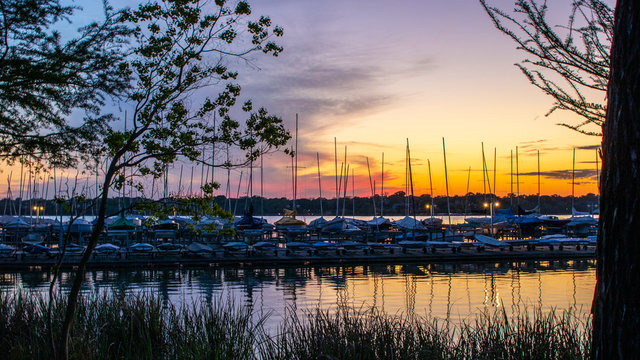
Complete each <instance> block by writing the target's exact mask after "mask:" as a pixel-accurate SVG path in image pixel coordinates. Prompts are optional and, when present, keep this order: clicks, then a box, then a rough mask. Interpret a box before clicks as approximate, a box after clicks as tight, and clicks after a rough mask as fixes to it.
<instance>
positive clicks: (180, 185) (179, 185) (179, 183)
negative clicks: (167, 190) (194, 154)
mask: <svg viewBox="0 0 640 360" xmlns="http://www.w3.org/2000/svg"><path fill="white" fill-rule="evenodd" d="M183 167H184V164H180V180H179V181H178V197H180V196H181V195H182V168H183Z"/></svg>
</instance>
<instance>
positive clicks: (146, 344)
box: [0, 292, 591, 360]
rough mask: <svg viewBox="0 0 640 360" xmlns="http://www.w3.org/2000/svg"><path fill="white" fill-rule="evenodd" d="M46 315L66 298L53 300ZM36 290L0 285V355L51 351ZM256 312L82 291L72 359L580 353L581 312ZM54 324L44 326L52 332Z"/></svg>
mask: <svg viewBox="0 0 640 360" xmlns="http://www.w3.org/2000/svg"><path fill="white" fill-rule="evenodd" d="M53 302H54V303H53V324H59V323H60V321H61V319H62V317H63V314H64V307H65V305H66V303H65V299H64V297H63V296H60V297H57V298H55V299H53ZM47 303H48V299H47V298H46V297H44V296H37V295H27V294H26V293H22V292H17V293H15V294H9V293H6V292H4V293H3V292H0V354H2V356H1V357H2V358H3V359H27V358H28V359H50V358H52V353H51V348H50V346H49V335H48V330H47ZM266 319H267V318H266V317H259V316H256V314H255V313H253V312H252V310H251V309H250V308H247V307H242V306H235V305H234V304H233V302H232V301H221V300H217V301H214V303H213V304H205V303H201V302H194V303H192V304H189V305H184V306H180V307H176V306H174V305H172V304H170V303H163V302H162V301H161V300H160V299H159V298H157V297H155V296H152V295H149V294H141V295H122V294H121V293H115V292H114V293H110V294H105V295H89V296H84V297H82V299H81V301H80V304H79V306H78V313H77V317H76V321H75V322H74V325H73V329H72V333H71V344H70V357H71V358H73V359H82V360H88V359H264V360H284V359H300V360H303V359H581V358H582V359H584V358H587V357H588V354H589V351H590V346H591V343H590V337H589V334H590V319H589V317H587V316H581V315H578V314H577V313H576V312H574V310H573V309H570V310H566V311H548V312H543V311H541V309H533V310H532V311H526V309H522V310H521V311H516V313H515V314H514V315H507V312H506V311H504V310H502V311H496V312H484V313H481V314H480V315H477V316H476V317H475V318H474V319H473V320H472V321H468V322H463V323H461V324H453V323H447V322H445V321H443V320H436V319H429V318H425V317H420V316H408V315H404V314H395V315H392V314H387V313H384V312H381V311H380V310H378V309H375V308H354V307H351V306H346V305H339V306H338V307H337V308H335V309H330V310H320V309H316V310H313V311H307V312H303V313H296V312H294V311H292V310H291V311H288V312H287V314H286V316H285V320H284V321H283V323H281V324H280V326H279V328H278V330H276V331H274V333H271V334H269V333H267V332H266V331H265V326H264V324H265V320H266ZM58 332H59V328H57V326H56V325H54V329H53V333H54V336H56V339H57V335H58Z"/></svg>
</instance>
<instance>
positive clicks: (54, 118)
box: [0, 0, 131, 166]
mask: <svg viewBox="0 0 640 360" xmlns="http://www.w3.org/2000/svg"><path fill="white" fill-rule="evenodd" d="M77 10H78V8H76V7H71V6H63V5H61V4H60V2H59V1H58V0H8V1H2V6H0V13H1V15H2V21H0V35H1V36H0V154H1V155H2V157H3V158H4V159H5V160H7V161H10V162H13V161H15V160H19V161H22V162H29V161H30V162H33V163H40V162H49V163H52V164H54V165H57V166H72V165H74V164H75V163H76V161H77V158H78V157H83V158H86V157H88V156H89V155H91V153H92V152H93V150H94V149H95V148H96V147H99V143H100V140H101V137H102V135H104V134H105V133H106V131H107V128H108V123H109V121H111V120H112V119H113V116H112V115H111V114H103V113H101V107H102V106H103V105H104V104H105V101H106V100H107V99H110V98H114V97H115V98H118V97H121V96H123V94H124V92H125V91H126V90H127V89H128V87H129V80H130V76H129V75H130V71H129V70H128V69H127V66H126V61H125V55H126V51H125V49H124V47H125V44H126V41H127V39H128V38H129V36H130V35H131V29H129V27H127V26H125V24H123V23H122V14H121V13H120V12H117V11H113V10H112V9H111V8H110V7H108V6H106V7H105V12H104V13H105V18H104V19H103V20H101V21H100V22H94V23H91V24H89V25H87V26H84V27H82V28H80V29H79V30H78V32H77V34H78V35H77V37H74V38H72V39H70V40H68V41H63V39H62V36H61V35H60V33H58V32H57V31H56V30H53V29H54V28H55V27H57V26H58V25H60V24H62V23H64V22H65V21H66V20H68V19H69V18H70V17H71V16H72V15H73V14H74V12H76V11H77ZM74 110H80V114H83V119H82V123H81V124H80V125H74V124H73V123H72V122H71V121H70V115H71V113H72V111H74Z"/></svg>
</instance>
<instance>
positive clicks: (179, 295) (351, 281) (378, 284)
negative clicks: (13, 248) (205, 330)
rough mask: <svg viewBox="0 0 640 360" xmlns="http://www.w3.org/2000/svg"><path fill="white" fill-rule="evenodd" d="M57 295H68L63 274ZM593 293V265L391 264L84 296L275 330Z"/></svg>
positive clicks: (43, 279)
mask: <svg viewBox="0 0 640 360" xmlns="http://www.w3.org/2000/svg"><path fill="white" fill-rule="evenodd" d="M50 278H51V274H50V273H49V272H43V271H21V272H0V291H2V292H15V291H17V290H22V291H26V292H33V293H46V291H47V287H48V282H49V280H50ZM61 279H62V281H61V286H60V288H59V291H67V290H68V289H69V287H70V283H69V281H70V277H69V273H63V274H62V278H61ZM594 286H595V262H594V261H593V260H570V261H530V262H515V263H513V262H499V263H474V264H457V263H455V264H447V263H444V264H420V263H407V264H393V265H378V264H375V265H348V266H308V267H273V268H211V269H180V270H98V271H90V272H88V273H87V276H86V282H85V286H84V290H83V291H84V293H85V294H90V293H95V294H100V293H103V292H107V291H114V290H115V291H124V292H133V293H136V292H138V293H139V292H146V293H151V294H154V295H157V296H159V297H160V298H161V299H162V300H163V301H164V302H167V303H168V302H172V303H174V304H176V305H179V304H190V303H192V302H194V301H197V302H207V303H211V302H215V301H218V300H222V301H234V302H235V303H236V304H244V305H248V306H252V307H253V309H254V311H255V313H256V316H261V315H264V314H270V316H269V320H268V324H267V325H268V327H269V328H273V327H275V326H277V325H278V324H279V323H280V322H281V320H282V318H283V316H284V315H285V314H286V311H288V310H293V311H297V312H302V311H304V310H306V309H315V308H316V307H318V306H320V307H321V308H323V309H329V310H331V309H335V307H336V304H338V303H346V304H350V305H353V306H357V307H360V306H367V307H368V306H375V307H377V308H379V309H382V310H384V311H386V312H388V313H392V314H396V313H403V314H407V315H412V314H416V315H428V316H432V317H436V318H439V319H448V320H451V321H454V322H458V321H461V320H465V319H472V318H474V317H475V316H476V315H477V314H478V313H479V312H482V311H483V310H493V309H498V308H500V307H504V308H505V309H506V310H507V311H508V312H511V311H513V309H515V308H517V307H519V308H523V307H529V308H533V307H538V306H541V307H542V308H543V309H544V310H549V309H551V308H555V309H567V308H569V307H573V308H575V309H576V310H577V311H578V312H580V313H583V314H587V313H589V311H590V308H591V299H592V297H593V290H594Z"/></svg>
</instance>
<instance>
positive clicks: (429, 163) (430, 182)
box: [427, 159, 433, 224]
mask: <svg viewBox="0 0 640 360" xmlns="http://www.w3.org/2000/svg"><path fill="white" fill-rule="evenodd" d="M427 165H428V166H429V193H430V195H431V224H433V181H431V160H430V159H427Z"/></svg>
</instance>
